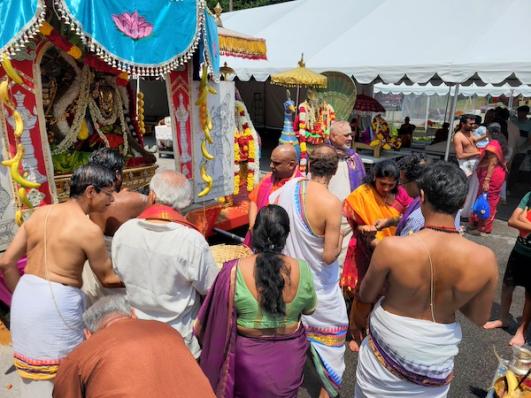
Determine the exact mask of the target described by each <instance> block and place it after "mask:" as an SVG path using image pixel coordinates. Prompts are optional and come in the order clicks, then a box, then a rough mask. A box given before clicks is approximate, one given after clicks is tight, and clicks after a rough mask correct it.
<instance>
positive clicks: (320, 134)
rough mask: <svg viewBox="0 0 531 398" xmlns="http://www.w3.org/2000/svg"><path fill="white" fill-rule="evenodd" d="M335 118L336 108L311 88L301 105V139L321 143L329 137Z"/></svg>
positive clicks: (316, 143)
mask: <svg viewBox="0 0 531 398" xmlns="http://www.w3.org/2000/svg"><path fill="white" fill-rule="evenodd" d="M334 119H335V113H334V108H332V106H331V105H330V104H328V103H327V102H326V101H324V100H319V97H318V96H317V93H316V92H315V91H314V90H311V89H309V90H308V93H307V99H306V101H304V102H303V103H301V104H300V105H299V125H298V126H297V127H298V128H299V141H300V142H306V143H308V144H310V145H319V144H322V143H323V142H325V141H326V140H327V139H328V136H329V134H330V125H331V124H332V122H333V121H334Z"/></svg>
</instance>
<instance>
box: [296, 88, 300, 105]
mask: <svg viewBox="0 0 531 398" xmlns="http://www.w3.org/2000/svg"><path fill="white" fill-rule="evenodd" d="M299 90H300V86H299V85H297V102H295V106H299Z"/></svg>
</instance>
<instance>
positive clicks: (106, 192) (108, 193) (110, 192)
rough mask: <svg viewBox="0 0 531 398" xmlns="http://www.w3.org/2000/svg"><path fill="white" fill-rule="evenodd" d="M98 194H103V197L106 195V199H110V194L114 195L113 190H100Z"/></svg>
mask: <svg viewBox="0 0 531 398" xmlns="http://www.w3.org/2000/svg"><path fill="white" fill-rule="evenodd" d="M99 192H102V193H104V194H105V195H107V196H108V197H111V196H112V194H113V193H114V190H112V191H106V190H105V189H100V190H99Z"/></svg>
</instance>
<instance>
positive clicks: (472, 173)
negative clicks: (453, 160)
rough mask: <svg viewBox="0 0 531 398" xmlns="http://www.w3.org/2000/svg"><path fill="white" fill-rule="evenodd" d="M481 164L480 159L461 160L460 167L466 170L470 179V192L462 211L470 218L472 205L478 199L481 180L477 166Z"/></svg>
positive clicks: (463, 215)
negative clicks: (477, 172)
mask: <svg viewBox="0 0 531 398" xmlns="http://www.w3.org/2000/svg"><path fill="white" fill-rule="evenodd" d="M478 164H479V159H478V158H474V159H465V160H459V167H460V168H461V170H463V171H464V172H465V175H466V177H467V179H468V192H467V195H466V199H465V204H464V205H463V209H462V211H461V216H462V217H466V218H469V217H470V216H471V215H472V206H473V205H474V202H475V201H476V198H477V196H478V190H479V180H478V176H477V174H476V168H477V166H478Z"/></svg>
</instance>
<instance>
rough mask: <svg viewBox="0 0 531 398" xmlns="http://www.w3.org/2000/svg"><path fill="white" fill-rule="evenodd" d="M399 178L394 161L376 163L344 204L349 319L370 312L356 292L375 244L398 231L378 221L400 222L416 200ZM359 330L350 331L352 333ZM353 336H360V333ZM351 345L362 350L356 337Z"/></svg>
mask: <svg viewBox="0 0 531 398" xmlns="http://www.w3.org/2000/svg"><path fill="white" fill-rule="evenodd" d="M399 178H400V170H399V168H398V166H397V164H396V163H395V162H394V161H392V160H383V161H381V162H379V163H376V164H375V165H374V166H373V168H372V170H371V171H370V172H369V174H367V176H366V177H365V179H364V184H363V185H361V186H359V187H358V188H357V189H356V190H354V191H353V192H351V193H350V195H349V196H347V198H346V199H345V202H344V203H343V212H344V214H345V217H346V218H347V219H348V221H349V223H350V225H351V227H352V231H353V234H352V238H350V242H349V246H348V249H347V255H346V257H345V263H344V264H343V272H342V274H341V279H340V282H339V283H340V286H341V287H342V288H343V292H344V295H345V298H346V300H347V304H348V303H349V302H350V303H351V309H350V310H349V312H350V322H352V319H353V318H352V317H353V316H358V315H360V316H363V313H365V312H367V311H369V312H370V310H371V306H370V305H364V304H363V303H360V302H358V301H357V300H356V291H357V289H358V288H359V285H360V283H361V280H362V279H363V277H364V276H365V273H366V272H367V268H369V263H370V262H371V256H372V252H373V250H374V247H375V245H376V244H378V242H379V241H381V240H382V239H383V238H385V237H386V236H393V235H394V234H395V230H396V227H388V228H380V225H379V221H380V220H383V219H388V220H389V219H392V218H395V219H397V221H398V219H399V218H400V217H401V215H402V213H403V212H404V211H405V209H406V208H407V206H408V205H409V204H410V203H411V201H412V200H413V199H412V198H411V197H410V196H409V195H408V194H407V192H406V191H405V189H404V188H402V187H400V186H398V180H399ZM394 225H396V223H394ZM356 332H357V331H353V330H351V333H356ZM353 337H356V339H358V337H359V336H353ZM356 339H355V340H356ZM360 341H361V340H360ZM349 347H350V349H351V350H352V351H358V349H359V347H358V345H357V344H356V342H355V341H354V340H353V341H351V342H349Z"/></svg>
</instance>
